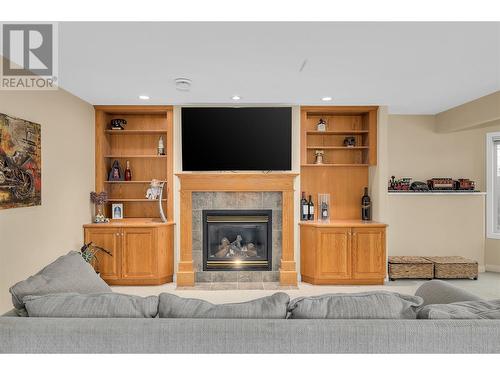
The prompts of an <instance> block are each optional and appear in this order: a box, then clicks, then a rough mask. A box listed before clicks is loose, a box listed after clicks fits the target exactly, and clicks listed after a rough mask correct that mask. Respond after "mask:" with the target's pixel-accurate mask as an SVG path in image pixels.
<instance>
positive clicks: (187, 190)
mask: <svg viewBox="0 0 500 375" xmlns="http://www.w3.org/2000/svg"><path fill="white" fill-rule="evenodd" d="M176 176H177V177H179V180H180V185H181V188H180V196H181V212H180V231H181V233H180V247H181V252H180V260H179V266H178V272H177V285H178V286H194V283H195V280H194V268H193V249H192V219H193V215H192V212H193V211H192V203H193V197H192V195H193V192H197V191H206V192H212V191H224V192H238V191H241V192H266V191H279V192H281V193H282V202H283V207H282V214H283V218H282V245H281V246H282V251H281V266H280V270H279V272H280V284H281V285H297V269H296V264H295V256H294V244H293V237H294V233H293V232H294V230H293V229H294V225H293V220H294V206H295V205H294V198H293V194H294V189H293V182H294V179H295V177H296V176H298V174H297V173H288V172H287V173H279V172H277V173H272V172H270V173H177V174H176Z"/></svg>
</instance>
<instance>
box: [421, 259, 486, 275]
mask: <svg viewBox="0 0 500 375" xmlns="http://www.w3.org/2000/svg"><path fill="white" fill-rule="evenodd" d="M425 258H426V259H428V260H430V261H432V262H434V277H435V278H436V279H474V280H477V273H478V266H477V262H476V261H474V260H471V259H467V258H464V257H459V256H449V257H425Z"/></svg>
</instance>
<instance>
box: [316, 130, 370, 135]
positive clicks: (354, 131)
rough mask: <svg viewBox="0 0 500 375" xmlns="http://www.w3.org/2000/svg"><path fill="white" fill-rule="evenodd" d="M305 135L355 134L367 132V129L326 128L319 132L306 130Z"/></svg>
mask: <svg viewBox="0 0 500 375" xmlns="http://www.w3.org/2000/svg"><path fill="white" fill-rule="evenodd" d="M306 133H307V135H355V134H368V133H369V131H368V130H327V131H324V132H319V131H317V130H308V131H307V132H306Z"/></svg>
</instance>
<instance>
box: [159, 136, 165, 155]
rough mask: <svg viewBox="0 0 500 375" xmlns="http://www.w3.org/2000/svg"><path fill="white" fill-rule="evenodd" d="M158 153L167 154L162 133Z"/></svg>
mask: <svg viewBox="0 0 500 375" xmlns="http://www.w3.org/2000/svg"><path fill="white" fill-rule="evenodd" d="M158 155H165V144H164V143H163V136H162V135H160V139H158Z"/></svg>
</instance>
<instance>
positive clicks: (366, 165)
mask: <svg viewBox="0 0 500 375" xmlns="http://www.w3.org/2000/svg"><path fill="white" fill-rule="evenodd" d="M368 166H369V164H335V163H334V164H326V163H325V164H302V165H301V167H316V168H331V167H368Z"/></svg>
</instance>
